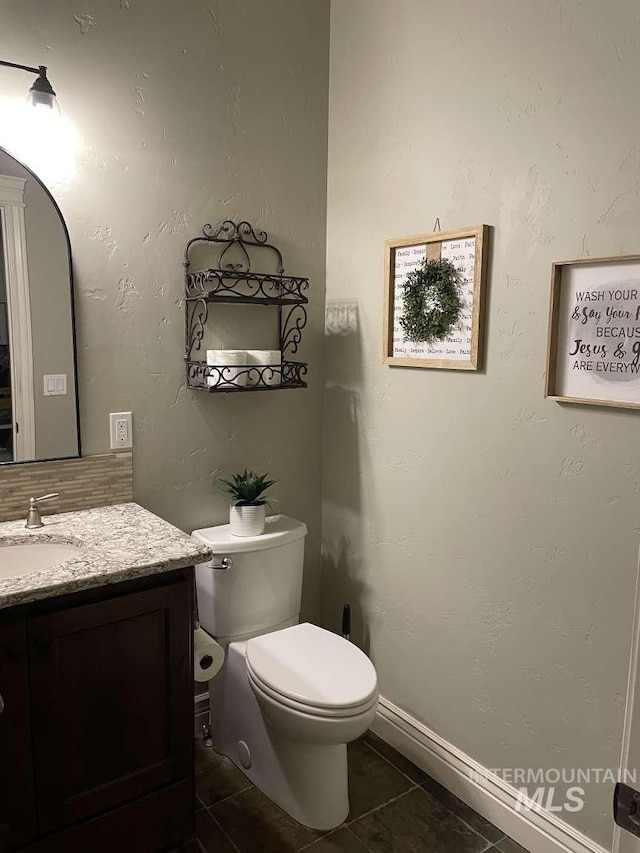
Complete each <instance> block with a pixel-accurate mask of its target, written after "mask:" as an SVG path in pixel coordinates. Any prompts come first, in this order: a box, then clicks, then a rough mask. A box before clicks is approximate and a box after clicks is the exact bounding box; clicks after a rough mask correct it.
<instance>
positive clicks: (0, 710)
mask: <svg viewBox="0 0 640 853" xmlns="http://www.w3.org/2000/svg"><path fill="white" fill-rule="evenodd" d="M3 711H4V699H3V698H2V693H0V714H2V713H3Z"/></svg>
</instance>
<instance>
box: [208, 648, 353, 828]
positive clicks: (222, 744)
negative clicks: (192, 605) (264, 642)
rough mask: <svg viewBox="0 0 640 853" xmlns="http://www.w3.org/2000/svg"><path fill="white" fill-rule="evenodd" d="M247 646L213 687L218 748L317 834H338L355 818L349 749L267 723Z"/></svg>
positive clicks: (235, 652) (232, 656) (232, 653)
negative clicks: (290, 734)
mask: <svg viewBox="0 0 640 853" xmlns="http://www.w3.org/2000/svg"><path fill="white" fill-rule="evenodd" d="M245 655H246V642H234V643H231V644H230V645H229V646H228V648H227V657H226V660H225V663H224V666H223V668H222V670H221V671H220V672H219V673H218V675H217V676H216V678H214V679H212V680H211V681H210V682H209V700H210V709H211V733H212V737H213V746H214V748H215V749H216V750H217V751H218V752H221V753H223V754H224V755H227V756H228V757H229V758H230V759H231V760H232V761H233V763H234V764H235V765H236V766H237V767H238V768H239V769H240V770H242V772H243V773H244V774H245V775H246V776H247V778H248V779H249V780H250V781H251V782H252V783H253V784H254V785H255V786H256V788H259V789H260V790H261V791H262V792H263V794H265V795H266V796H267V797H269V799H270V800H273V802H274V803H276V804H277V805H278V806H280V808H282V809H284V811H286V812H287V813H288V814H290V815H291V817H293V818H295V820H297V821H298V822H299V823H301V824H303V825H304V826H309V827H311V828H312V829H323V830H327V829H334V828H335V827H336V826H339V825H340V824H341V823H342V822H343V821H344V820H345V818H346V817H347V814H348V813H349V794H348V788H347V746H346V744H329V745H326V744H307V743H301V742H300V741H293V740H290V739H289V738H286V737H283V736H282V735H281V734H280V732H278V731H276V730H275V729H274V728H273V727H272V726H271V725H270V724H269V723H268V722H267V721H266V720H265V718H264V716H263V714H262V711H261V710H260V707H259V705H258V702H257V699H256V697H255V695H254V693H253V690H252V689H251V685H250V684H249V679H248V676H247V670H246V657H245Z"/></svg>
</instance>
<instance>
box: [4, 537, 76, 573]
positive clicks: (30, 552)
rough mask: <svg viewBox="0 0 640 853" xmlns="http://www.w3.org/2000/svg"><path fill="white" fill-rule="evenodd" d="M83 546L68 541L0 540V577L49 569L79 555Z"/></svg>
mask: <svg viewBox="0 0 640 853" xmlns="http://www.w3.org/2000/svg"><path fill="white" fill-rule="evenodd" d="M82 551H83V548H82V546H81V545H73V544H70V543H68V542H34V541H30V542H29V541H26V542H19V543H15V542H13V543H11V544H7V545H3V544H2V540H0V578H15V577H18V576H19V575H29V574H31V573H32V572H41V571H42V570H43V569H51V568H52V567H53V566H59V565H60V564H61V563H66V562H67V560H73V559H75V558H76V557H79V556H80V554H81V553H82Z"/></svg>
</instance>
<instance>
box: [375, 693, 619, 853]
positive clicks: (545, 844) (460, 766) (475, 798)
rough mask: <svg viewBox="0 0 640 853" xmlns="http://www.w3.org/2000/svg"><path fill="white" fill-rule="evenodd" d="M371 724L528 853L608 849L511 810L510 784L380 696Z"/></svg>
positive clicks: (555, 821) (514, 798)
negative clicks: (374, 717)
mask: <svg viewBox="0 0 640 853" xmlns="http://www.w3.org/2000/svg"><path fill="white" fill-rule="evenodd" d="M372 729H373V731H374V732H375V734H377V735H378V736H379V737H381V738H382V739H383V740H384V741H386V742H387V743H389V744H391V746H393V747H395V749H397V750H398V752H400V753H402V755H404V756H405V757H406V758H408V759H409V760H410V761H412V762H413V763H414V764H416V765H417V766H418V767H421V768H422V769H423V770H424V771H425V772H426V773H428V774H429V775H430V776H432V777H433V778H434V779H435V780H436V781H437V782H439V783H440V784H441V785H443V786H444V787H445V788H447V790H449V791H451V792H452V793H453V794H455V795H456V796H457V797H459V798H460V799H461V800H463V801H464V802H465V803H467V804H468V805H470V806H471V807H472V808H473V809H475V810H476V811H477V812H478V813H479V814H481V815H482V816H483V817H485V818H486V819H487V820H489V821H491V823H493V824H495V825H496V826H497V827H498V828H499V829H501V830H502V831H503V832H504V833H506V834H507V835H509V836H510V837H511V838H513V839H514V840H515V841H517V842H518V844H521V845H522V846H523V847H525V848H526V849H527V850H530V851H531V853H608V851H607V850H605V848H604V847H600V845H599V844H596V842H595V841H592V840H591V839H590V838H587V836H586V835H583V834H582V833H581V832H579V831H578V830H577V829H574V827H572V826H571V825H570V824H568V823H566V822H565V821H563V820H561V819H560V818H559V817H557V815H555V814H551V813H550V812H547V811H540V810H537V809H535V807H534V808H531V809H526V810H521V811H516V803H517V802H518V791H517V790H516V788H514V787H513V786H512V785H509V784H508V783H507V782H505V781H504V780H503V779H501V778H500V777H499V776H497V775H496V774H492V773H490V772H489V771H488V770H487V769H486V768H485V767H483V766H482V765H481V764H479V763H478V762H477V761H474V760H473V758H470V757H469V756H468V755H466V754H465V753H464V752H462V751H461V750H459V749H457V748H456V747H455V746H453V744H450V743H449V742H448V741H446V740H444V738H441V737H440V736H439V735H437V734H436V733H435V732H433V731H431V730H430V729H428V728H427V726H424V725H423V724H422V723H419V722H418V721H417V720H416V719H414V718H413V717H411V716H409V714H407V713H405V712H404V711H403V710H402V709H401V708H398V707H397V705H394V704H393V703H392V702H389V700H388V699H385V698H384V697H382V696H381V697H380V703H379V706H378V712H377V715H376V719H375V721H374V723H373V726H372Z"/></svg>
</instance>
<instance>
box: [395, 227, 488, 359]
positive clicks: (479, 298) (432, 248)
mask: <svg viewBox="0 0 640 853" xmlns="http://www.w3.org/2000/svg"><path fill="white" fill-rule="evenodd" d="M458 243H460V244H461V247H460V250H459V251H458V254H456V246H457V244H458ZM488 243H489V226H488V225H477V226H475V227H472V228H460V229H458V230H455V231H435V232H432V233H430V234H416V235H414V236H412V237H400V238H399V239H395V240H387V241H386V243H385V256H384V331H383V355H382V360H383V363H384V364H388V365H389V366H391V367H428V368H441V369H445V370H480V369H481V367H482V354H483V344H484V303H485V290H486V282H487V256H488ZM443 246H444V248H445V250H446V251H445V256H446V257H448V258H449V259H450V260H451V261H452V263H454V265H456V266H458V268H459V269H460V270H461V273H462V276H463V286H462V290H463V293H462V297H463V305H464V307H463V316H462V318H461V324H460V329H459V330H456V332H454V333H452V335H450V336H449V338H447V339H446V340H444V341H442V342H438V343H437V344H432V345H430V344H426V343H419V344H415V343H413V342H411V341H407V340H406V339H405V338H404V335H403V333H402V331H401V329H400V327H399V325H398V322H397V320H398V314H399V312H400V311H401V310H402V307H401V306H402V294H401V281H398V279H399V278H401V277H402V276H403V275H406V273H404V272H400V267H402V268H403V270H404V269H406V270H410V269H411V268H412V267H413V268H415V267H416V266H418V265H419V264H420V263H421V262H422V260H421V259H422V258H424V257H427V258H429V260H435V259H437V258H440V257H442V256H443ZM423 247H424V251H422V249H423ZM403 250H410V251H408V252H406V253H405V252H403ZM398 252H403V257H400V256H399V255H398ZM463 256H465V257H464V259H461V260H458V262H456V260H457V259H459V258H462V257H463ZM469 303H470V304H469ZM408 351H410V353H409V354H407V353H408Z"/></svg>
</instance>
